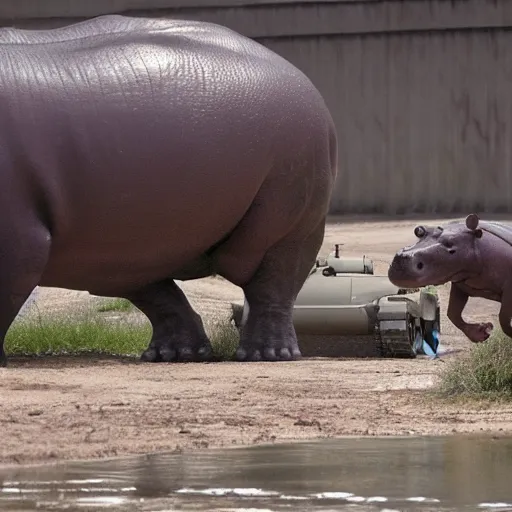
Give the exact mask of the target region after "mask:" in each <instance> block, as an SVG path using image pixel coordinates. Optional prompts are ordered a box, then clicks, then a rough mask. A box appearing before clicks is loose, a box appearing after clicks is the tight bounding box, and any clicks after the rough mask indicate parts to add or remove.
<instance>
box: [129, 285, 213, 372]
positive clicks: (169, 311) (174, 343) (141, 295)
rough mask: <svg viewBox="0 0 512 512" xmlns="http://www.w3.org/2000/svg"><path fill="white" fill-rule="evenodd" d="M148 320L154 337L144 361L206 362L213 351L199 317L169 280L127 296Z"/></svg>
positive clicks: (143, 355) (176, 286) (143, 356)
mask: <svg viewBox="0 0 512 512" xmlns="http://www.w3.org/2000/svg"><path fill="white" fill-rule="evenodd" d="M126 298H127V299H129V300H130V301H131V302H133V304H134V305H135V306H137V307H138V308H139V309H140V310H141V311H142V312H143V313H144V314H145V315H146V316H147V317H148V319H149V321H150V322H151V325H152V327H153V336H152V338H151V342H150V344H149V347H148V348H147V350H145V351H144V353H143V354H142V356H141V359H142V360H143V361H149V362H172V361H207V360H210V359H211V358H212V354H213V353H212V348H211V345H210V341H209V340H208V337H207V335H206V333H205V330H204V327H203V322H202V320H201V317H200V316H199V315H198V314H197V313H196V312H195V311H194V309H193V308H192V306H191V305H190V303H189V302H188V300H187V298H186V297H185V294H184V293H183V292H182V291H181V290H180V288H179V287H178V285H177V284H176V283H175V282H174V280H172V279H168V280H165V281H160V282H157V283H153V284H150V285H147V286H145V287H144V288H142V289H140V290H137V291H136V292H134V293H131V294H129V295H126Z"/></svg>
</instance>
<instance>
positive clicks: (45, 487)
mask: <svg viewBox="0 0 512 512" xmlns="http://www.w3.org/2000/svg"><path fill="white" fill-rule="evenodd" d="M511 479H512V439H509V438H491V437H486V438H475V437H460V436H454V437H447V438H428V437H427V438H380V439H379V438H363V439H361V438H359V439H341V440H329V441H318V442H310V443H296V444H289V445H272V446H260V447H252V448H239V449H231V450H207V451H203V452H199V453H186V454H179V455H176V454H173V455H168V454H163V455H145V456H141V457H131V458H124V459H110V460H104V461H91V462H71V463H67V464H59V465H52V466H44V467H43V466H40V467H26V468H23V467H17V468H4V469H0V509H1V510H13V511H15V510H34V509H36V508H37V509H38V510H64V509H67V510H74V509H76V510H87V511H88V510H99V509H109V510H123V511H125V510H126V511H148V512H149V511H152V512H157V511H164V510H165V511H169V512H170V511H178V510H179V511H182V510H183V511H184V510H190V511H192V510H195V511H200V510H217V511H226V512H228V511H230V512H234V511H239V512H242V511H255V512H256V511H259V512H263V511H269V512H271V511H281V510H291V511H293V512H295V511H296V512H301V511H309V510H313V511H316V510H319V511H320V510H323V511H335V510H336V511H344V510H355V511H356V512H358V511H372V512H373V511H375V512H392V511H400V512H402V511H408V510H411V511H416V510H422V511H423V510H424V511H430V510H431V511H434V510H435V511H452V510H457V511H458V510H468V511H469V510H492V511H512V484H511Z"/></svg>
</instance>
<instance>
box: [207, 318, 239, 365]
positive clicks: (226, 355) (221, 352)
mask: <svg viewBox="0 0 512 512" xmlns="http://www.w3.org/2000/svg"><path fill="white" fill-rule="evenodd" d="M208 335H209V337H210V342H211V344H212V348H213V352H214V354H215V357H217V358H218V359H220V360H222V361H231V360H233V359H234V358H235V352H236V349H237V348H238V342H239V341H240V334H239V332H238V329H237V328H236V327H235V326H234V325H233V324H231V323H230V322H227V321H225V322H218V323H216V324H215V325H214V326H213V327H212V328H211V329H210V332H209V333H208Z"/></svg>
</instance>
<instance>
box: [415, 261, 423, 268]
mask: <svg viewBox="0 0 512 512" xmlns="http://www.w3.org/2000/svg"><path fill="white" fill-rule="evenodd" d="M416 268H417V269H418V270H422V269H423V263H422V262H421V261H420V262H419V263H418V264H417V265H416Z"/></svg>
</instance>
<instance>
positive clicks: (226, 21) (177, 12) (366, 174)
mask: <svg viewBox="0 0 512 512" xmlns="http://www.w3.org/2000/svg"><path fill="white" fill-rule="evenodd" d="M183 5H186V6H187V7H186V8H183ZM110 12H116V13H127V14H130V15H137V16H169V17H177V18H189V19H201V20H206V21H212V22H216V23H221V24H223V25H227V26H229V27H231V28H233V29H235V30H238V31H240V32H242V33H244V34H246V35H248V36H249V37H252V38H255V39H256V40H258V41H260V42H261V43H262V44H264V45H265V46H268V47H269V48H271V49H273V50H274V51H276V52H277V53H279V54H281V55H283V56H284V57H285V58H287V59H288V60H290V61H291V62H293V63H294V64H295V65H297V66H298V67H299V68H300V69H302V70H303V71H304V72H305V73H306V74H307V75H308V76H309V77H310V78H311V80H312V81H313V82H314V83H315V84H316V85H317V87H318V88H319V89H320V91H321V92H322V94H323V95H324V97H325V99H326V101H327V103H328V105H329V107H330V109H331V111H332V114H333V117H334V119H335V122H336V126H337V129H338V136H339V144H340V170H339V180H338V183H337V189H336V192H335V194H334V197H333V201H332V212H333V213H346V212H350V213H363V212H376V213H380V212H383V213H408V212H438V213H453V212H457V213H466V212H468V211H469V210H476V211H479V212H512V161H511V152H512V31H510V27H512V2H510V1H507V0H451V1H447V0H394V1H391V0H390V1H385V0H381V1H379V0H338V1H336V0H332V1H325V0H324V1H322V2H317V1H314V0H301V1H300V2H299V1H294V0H188V1H187V0H146V1H144V0H74V1H73V0H23V1H22V2H19V1H14V0H12V1H11V0H3V1H2V2H1V3H0V24H3V25H11V26H19V27H24V28H36V27H47V28H48V27H53V26H61V25H64V24H68V23H71V22H74V21H79V20H80V19H83V18H84V17H90V16H95V15H98V14H107V13H110Z"/></svg>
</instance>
